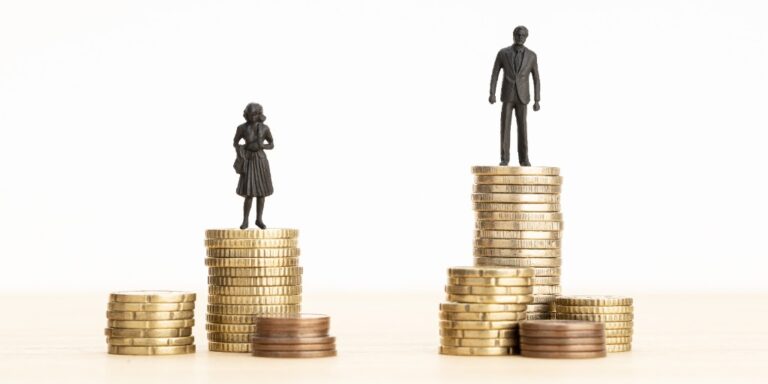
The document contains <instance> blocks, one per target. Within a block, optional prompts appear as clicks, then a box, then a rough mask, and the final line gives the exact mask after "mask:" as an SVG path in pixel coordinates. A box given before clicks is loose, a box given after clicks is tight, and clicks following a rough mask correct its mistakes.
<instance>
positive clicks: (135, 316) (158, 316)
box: [107, 311, 195, 320]
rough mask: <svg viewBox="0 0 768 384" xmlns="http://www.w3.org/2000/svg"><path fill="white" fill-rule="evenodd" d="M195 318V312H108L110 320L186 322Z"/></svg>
mask: <svg viewBox="0 0 768 384" xmlns="http://www.w3.org/2000/svg"><path fill="white" fill-rule="evenodd" d="M194 317H195V312H194V311H173V312H128V311H107V319H110V320H186V319H191V318H194Z"/></svg>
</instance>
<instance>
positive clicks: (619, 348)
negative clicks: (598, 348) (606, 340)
mask: <svg viewBox="0 0 768 384" xmlns="http://www.w3.org/2000/svg"><path fill="white" fill-rule="evenodd" d="M605 349H606V350H607V351H608V353H614V352H629V351H631V350H632V344H608V345H606V346H605Z"/></svg>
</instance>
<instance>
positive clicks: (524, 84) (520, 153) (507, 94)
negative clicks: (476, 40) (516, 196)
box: [488, 26, 541, 167]
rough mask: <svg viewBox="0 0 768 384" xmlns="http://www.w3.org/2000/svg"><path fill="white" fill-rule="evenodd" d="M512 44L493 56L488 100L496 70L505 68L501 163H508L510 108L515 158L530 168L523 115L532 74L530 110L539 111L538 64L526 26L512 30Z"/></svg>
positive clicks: (493, 92)
mask: <svg viewBox="0 0 768 384" xmlns="http://www.w3.org/2000/svg"><path fill="white" fill-rule="evenodd" d="M513 35H514V39H515V44H513V45H511V46H509V47H506V48H502V49H501V50H500V51H499V53H498V54H497V55H496V62H495V63H494V64H493V73H492V74H491V95H490V97H488V102H490V103H491V104H493V103H495V102H496V83H497V82H498V79H499V71H501V69H502V68H503V69H504V79H503V82H502V83H501V101H502V103H503V104H502V106H501V163H500V164H499V165H508V164H509V144H510V137H509V136H510V133H511V127H510V126H511V123H512V110H514V111H515V119H516V120H517V157H518V160H519V162H520V165H521V166H526V167H529V166H530V165H531V162H530V161H529V160H528V127H527V124H526V114H527V112H528V111H527V109H528V103H529V102H530V101H531V95H530V91H529V88H530V86H529V83H528V78H529V77H530V76H531V75H532V76H533V101H534V102H533V110H534V111H538V110H539V109H540V107H539V99H540V98H541V97H540V96H541V95H540V86H539V65H538V63H537V61H536V54H535V53H534V52H533V51H531V50H530V49H528V48H526V47H525V46H524V45H523V44H525V39H526V38H527V37H528V29H527V28H525V27H523V26H519V27H517V28H515V30H514V33H513Z"/></svg>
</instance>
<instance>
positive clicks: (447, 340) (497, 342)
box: [440, 337, 516, 348]
mask: <svg viewBox="0 0 768 384" xmlns="http://www.w3.org/2000/svg"><path fill="white" fill-rule="evenodd" d="M515 344H516V343H515V339H512V338H509V339H465V338H456V337H441V338H440V345H442V346H446V347H483V348H487V347H511V346H513V345H515Z"/></svg>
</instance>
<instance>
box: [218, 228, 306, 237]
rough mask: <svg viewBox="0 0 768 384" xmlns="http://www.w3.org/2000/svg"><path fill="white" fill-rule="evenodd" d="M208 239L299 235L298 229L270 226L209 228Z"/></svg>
mask: <svg viewBox="0 0 768 384" xmlns="http://www.w3.org/2000/svg"><path fill="white" fill-rule="evenodd" d="M205 237H206V238H208V239H293V238H296V237H299V230H298V229H290V228H269V229H235V228H228V229H208V230H206V231H205Z"/></svg>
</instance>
